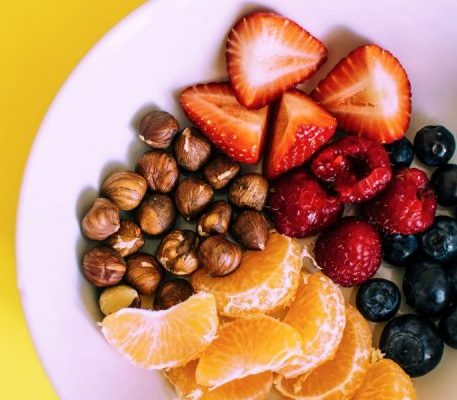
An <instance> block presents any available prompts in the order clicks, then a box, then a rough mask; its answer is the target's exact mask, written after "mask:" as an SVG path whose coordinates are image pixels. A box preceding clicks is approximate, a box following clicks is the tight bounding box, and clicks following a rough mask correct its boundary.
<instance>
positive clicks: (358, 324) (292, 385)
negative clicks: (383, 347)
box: [275, 305, 371, 400]
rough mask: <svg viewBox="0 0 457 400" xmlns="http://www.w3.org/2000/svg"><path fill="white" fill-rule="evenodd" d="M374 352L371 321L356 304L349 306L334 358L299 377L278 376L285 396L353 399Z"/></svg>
mask: <svg viewBox="0 0 457 400" xmlns="http://www.w3.org/2000/svg"><path fill="white" fill-rule="evenodd" d="M370 353H371V332H370V328H369V326H368V323H367V322H366V321H365V320H364V318H363V317H362V315H361V314H360V313H359V312H358V311H357V310H356V309H355V308H353V307H351V306H349V305H347V306H346V326H345V328H344V332H343V338H342V340H341V343H340V345H339V347H338V350H337V351H336V353H335V356H334V358H333V359H331V360H328V361H326V362H325V363H323V364H321V365H320V366H318V367H317V368H315V369H313V370H312V371H311V372H309V373H307V374H304V375H301V376H298V377H296V378H291V379H286V378H284V377H283V376H282V375H278V376H277V377H276V378H275V386H276V388H277V389H278V390H279V391H280V392H281V393H282V394H284V395H285V396H287V397H291V398H294V399H301V400H311V399H313V400H315V399H320V400H341V399H350V398H351V397H352V396H353V394H354V393H355V391H356V390H357V389H358V387H359V386H360V385H361V383H362V381H363V379H364V378H365V375H366V372H367V370H368V366H369V360H370Z"/></svg>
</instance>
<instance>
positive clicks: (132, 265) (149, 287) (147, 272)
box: [126, 253, 162, 296]
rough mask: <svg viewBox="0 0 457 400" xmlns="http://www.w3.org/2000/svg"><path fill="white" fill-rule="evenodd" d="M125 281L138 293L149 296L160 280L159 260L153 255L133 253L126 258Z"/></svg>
mask: <svg viewBox="0 0 457 400" xmlns="http://www.w3.org/2000/svg"><path fill="white" fill-rule="evenodd" d="M126 263H127V274H126V279H127V282H128V283H129V284H130V285H132V286H133V287H134V288H135V289H136V290H137V291H138V293H140V294H142V295H145V296H151V295H152V294H153V293H154V292H155V291H156V289H157V287H158V286H159V284H160V281H161V280H162V271H161V270H160V265H159V262H158V261H157V260H156V259H155V257H153V256H151V255H149V254H145V253H137V254H133V255H131V256H130V257H128V258H127V259H126Z"/></svg>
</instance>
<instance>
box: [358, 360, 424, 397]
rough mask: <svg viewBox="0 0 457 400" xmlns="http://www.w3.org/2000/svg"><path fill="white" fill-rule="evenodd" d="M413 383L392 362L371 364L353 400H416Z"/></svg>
mask: <svg viewBox="0 0 457 400" xmlns="http://www.w3.org/2000/svg"><path fill="white" fill-rule="evenodd" d="M415 399H416V392H415V390H414V386H413V382H412V381H411V378H410V377H409V376H408V374H407V373H405V371H403V370H402V369H401V367H400V366H399V365H398V364H396V363H395V362H394V361H392V360H388V359H382V360H380V361H378V362H376V363H374V364H371V366H370V369H369V370H368V373H367V374H366V376H365V380H364V381H363V384H362V386H360V388H359V390H358V391H357V393H356V394H355V396H354V397H353V400H415Z"/></svg>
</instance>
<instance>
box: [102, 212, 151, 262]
mask: <svg viewBox="0 0 457 400" xmlns="http://www.w3.org/2000/svg"><path fill="white" fill-rule="evenodd" d="M106 244H107V245H108V246H110V247H112V248H113V249H114V250H116V251H117V252H118V253H119V254H120V255H121V256H122V257H127V256H129V255H130V254H133V253H136V252H137V251H138V250H139V249H141V248H142V247H143V245H144V238H143V233H142V232H141V229H140V227H139V226H138V225H137V224H135V222H132V221H129V220H126V219H123V220H122V221H121V227H120V228H119V230H118V231H117V232H116V233H114V234H113V235H111V236H110V237H109V238H108V239H106Z"/></svg>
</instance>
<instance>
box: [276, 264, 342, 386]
mask: <svg viewBox="0 0 457 400" xmlns="http://www.w3.org/2000/svg"><path fill="white" fill-rule="evenodd" d="M283 322H285V323H287V324H289V325H291V326H293V327H294V328H295V329H297V330H298V332H300V334H301V337H302V341H303V355H302V356H299V357H297V358H296V359H295V360H294V361H293V364H294V365H289V366H287V367H286V368H285V369H283V370H281V371H279V372H280V373H281V374H282V375H284V376H286V377H287V378H292V377H295V376H298V375H302V374H304V373H306V372H308V371H310V370H312V369H313V368H316V367H317V366H318V365H320V364H322V363H323V362H325V361H327V360H328V359H330V358H332V357H333V356H334V355H335V352H336V350H337V348H338V345H339V344H340V342H341V338H342V337H343V330H344V326H345V324H346V316H345V306H344V298H343V295H342V293H341V290H340V289H339V287H338V286H336V285H335V284H334V283H333V281H332V280H331V279H330V278H328V277H326V276H325V275H324V274H322V273H321V272H318V273H315V274H312V275H309V274H306V275H304V280H303V282H302V284H301V286H300V288H299V289H298V292H297V295H296V297H295V300H294V302H293V303H292V305H291V306H290V309H289V311H288V312H287V314H286V316H285V317H284V321H283Z"/></svg>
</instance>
